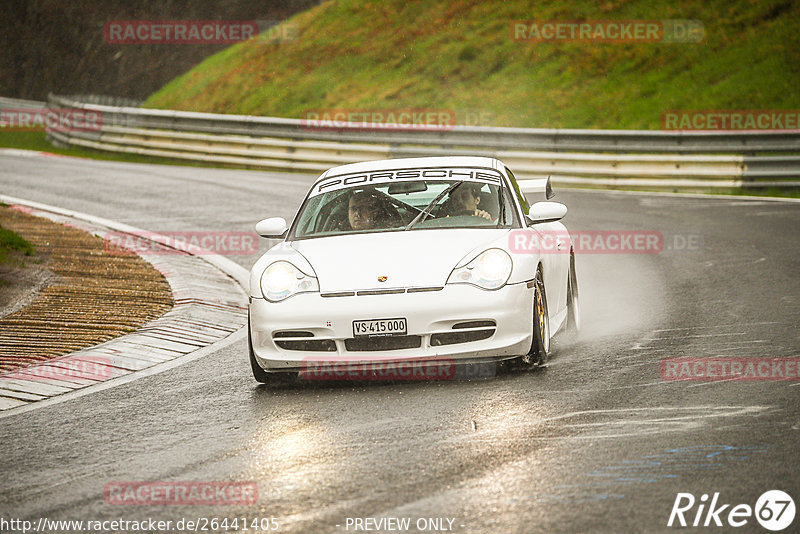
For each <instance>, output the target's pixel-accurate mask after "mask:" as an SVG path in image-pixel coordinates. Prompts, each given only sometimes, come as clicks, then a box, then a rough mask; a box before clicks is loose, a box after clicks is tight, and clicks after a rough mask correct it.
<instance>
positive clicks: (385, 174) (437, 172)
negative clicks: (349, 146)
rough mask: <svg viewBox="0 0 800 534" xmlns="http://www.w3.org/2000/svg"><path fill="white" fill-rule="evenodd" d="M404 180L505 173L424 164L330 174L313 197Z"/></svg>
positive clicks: (493, 178)
mask: <svg viewBox="0 0 800 534" xmlns="http://www.w3.org/2000/svg"><path fill="white" fill-rule="evenodd" d="M403 180H462V181H465V182H480V183H484V184H491V185H501V184H502V183H503V177H502V175H501V174H500V172H499V171H496V170H494V169H475V168H468V167H453V168H442V167H421V168H414V169H392V170H388V171H387V170H381V171H375V172H358V173H352V174H340V175H338V176H329V177H327V178H324V179H322V180H320V181H319V182H318V183H317V184H316V185H314V189H312V191H311V196H312V197H314V196H317V195H320V194H322V193H327V192H329V191H336V190H338V189H346V188H349V187H359V186H361V187H363V186H365V185H378V184H386V183H393V182H399V181H403Z"/></svg>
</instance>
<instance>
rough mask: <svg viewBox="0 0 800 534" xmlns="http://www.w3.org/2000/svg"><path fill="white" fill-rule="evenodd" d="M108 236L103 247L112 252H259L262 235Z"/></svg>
mask: <svg viewBox="0 0 800 534" xmlns="http://www.w3.org/2000/svg"><path fill="white" fill-rule="evenodd" d="M104 239H105V242H104V243H103V250H104V251H105V252H106V253H108V254H112V255H130V254H183V253H190V254H197V255H203V254H221V255H224V256H245V255H251V254H257V253H258V235H257V234H255V233H253V232H205V231H193V232H192V231H189V232H138V233H127V232H109V233H107V234H106V235H105V236H104Z"/></svg>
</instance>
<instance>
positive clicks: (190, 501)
mask: <svg viewBox="0 0 800 534" xmlns="http://www.w3.org/2000/svg"><path fill="white" fill-rule="evenodd" d="M103 500H105V502H106V504H113V505H139V506H157V505H224V506H229V505H248V506H249V505H252V504H255V503H256V501H258V485H257V484H256V483H255V482H218V481H200V482H163V481H162V482H158V481H156V482H125V481H120V482H109V483H108V484H106V485H105V487H104V488H103Z"/></svg>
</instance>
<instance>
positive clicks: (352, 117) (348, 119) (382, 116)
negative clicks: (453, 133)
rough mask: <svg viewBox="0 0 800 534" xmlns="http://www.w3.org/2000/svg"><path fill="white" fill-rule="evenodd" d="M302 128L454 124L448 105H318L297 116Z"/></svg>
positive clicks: (442, 127)
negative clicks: (301, 115)
mask: <svg viewBox="0 0 800 534" xmlns="http://www.w3.org/2000/svg"><path fill="white" fill-rule="evenodd" d="M300 124H301V127H302V128H303V129H305V130H325V129H331V128H347V129H353V128H355V129H367V130H441V131H449V130H452V129H453V128H454V127H455V126H456V112H455V110H452V109H420V108H399V109H322V110H309V111H306V112H305V113H304V114H303V117H302V118H301V119H300Z"/></svg>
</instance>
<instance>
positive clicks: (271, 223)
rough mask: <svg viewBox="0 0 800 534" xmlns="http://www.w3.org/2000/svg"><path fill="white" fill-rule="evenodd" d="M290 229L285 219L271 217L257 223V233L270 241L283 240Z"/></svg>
mask: <svg viewBox="0 0 800 534" xmlns="http://www.w3.org/2000/svg"><path fill="white" fill-rule="evenodd" d="M288 230H289V227H288V226H286V219H284V218H283V217H270V218H269V219H264V220H263V221H258V222H257V223H256V233H257V234H258V235H260V236H261V237H266V238H269V239H283V238H284V237H286V232H287V231H288Z"/></svg>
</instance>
